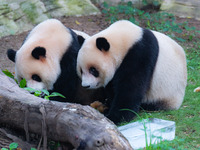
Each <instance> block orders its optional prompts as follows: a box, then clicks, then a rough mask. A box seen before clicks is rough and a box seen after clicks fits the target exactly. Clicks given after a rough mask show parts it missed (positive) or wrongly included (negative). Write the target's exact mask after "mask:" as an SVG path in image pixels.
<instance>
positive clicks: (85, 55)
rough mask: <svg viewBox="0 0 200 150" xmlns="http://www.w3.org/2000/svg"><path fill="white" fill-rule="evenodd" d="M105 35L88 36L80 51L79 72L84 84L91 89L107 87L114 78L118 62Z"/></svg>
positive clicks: (78, 59)
mask: <svg viewBox="0 0 200 150" xmlns="http://www.w3.org/2000/svg"><path fill="white" fill-rule="evenodd" d="M110 46H111V45H110V43H109V42H108V40H107V39H106V38H105V37H93V38H88V39H86V41H85V42H84V44H83V46H82V48H81V49H80V51H79V54H78V58H77V73H78V75H79V77H80V78H81V80H82V86H83V87H85V88H89V89H96V88H99V87H105V86H106V85H107V84H108V82H109V81H110V80H111V79H112V78H113V75H114V73H115V66H116V64H115V63H114V62H115V61H113V59H112V56H111V53H110V49H111V47H110Z"/></svg>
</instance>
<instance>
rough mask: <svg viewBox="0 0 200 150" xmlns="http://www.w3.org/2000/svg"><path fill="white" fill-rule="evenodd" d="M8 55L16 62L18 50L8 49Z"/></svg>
mask: <svg viewBox="0 0 200 150" xmlns="http://www.w3.org/2000/svg"><path fill="white" fill-rule="evenodd" d="M7 56H8V58H9V59H10V60H11V61H13V62H15V56H16V51H14V50H13V49H8V50H7Z"/></svg>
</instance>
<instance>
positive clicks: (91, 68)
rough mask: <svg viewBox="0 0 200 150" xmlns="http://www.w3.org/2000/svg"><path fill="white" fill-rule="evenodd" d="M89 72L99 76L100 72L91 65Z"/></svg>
mask: <svg viewBox="0 0 200 150" xmlns="http://www.w3.org/2000/svg"><path fill="white" fill-rule="evenodd" d="M89 73H90V74H92V75H93V76H94V77H96V78H97V77H99V72H98V71H97V70H96V68H94V67H90V69H89Z"/></svg>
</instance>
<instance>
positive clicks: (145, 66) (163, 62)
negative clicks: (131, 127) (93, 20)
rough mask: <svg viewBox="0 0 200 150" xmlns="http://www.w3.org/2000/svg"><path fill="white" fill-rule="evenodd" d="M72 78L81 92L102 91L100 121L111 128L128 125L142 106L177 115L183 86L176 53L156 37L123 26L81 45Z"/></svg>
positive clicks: (182, 65) (181, 61) (181, 55)
mask: <svg viewBox="0 0 200 150" xmlns="http://www.w3.org/2000/svg"><path fill="white" fill-rule="evenodd" d="M77 73H78V75H79V77H80V78H81V79H82V86H83V87H86V88H88V89H95V88H99V87H105V88H106V92H107V93H108V100H109V101H108V104H109V105H108V107H109V111H108V112H107V114H106V115H107V117H108V118H109V119H111V120H112V121H113V122H114V123H116V124H117V123H119V122H121V121H130V120H131V119H133V117H134V116H135V114H134V113H133V112H132V111H134V112H138V110H139V108H140V107H141V105H142V104H143V105H142V106H143V107H144V108H147V109H149V110H170V109H178V108H179V107H180V106H181V104H182V101H183V98H184V94H185V87H186V84H187V67H186V56H185V52H184V50H183V49H182V47H181V46H180V45H178V44H177V43H176V42H175V41H174V40H172V39H171V38H169V37H168V36H166V35H164V34H162V33H159V32H156V31H151V30H148V29H143V28H141V27H139V26H137V25H135V24H133V23H131V22H129V21H126V20H121V21H117V22H115V23H114V24H112V25H111V26H109V27H108V28H107V29H105V30H103V31H101V32H99V33H97V34H96V35H93V36H91V37H89V38H87V39H86V40H85V42H84V44H83V45H82V48H81V49H80V51H79V54H78V58H77ZM123 109H130V110H131V111H128V110H126V111H125V110H123Z"/></svg>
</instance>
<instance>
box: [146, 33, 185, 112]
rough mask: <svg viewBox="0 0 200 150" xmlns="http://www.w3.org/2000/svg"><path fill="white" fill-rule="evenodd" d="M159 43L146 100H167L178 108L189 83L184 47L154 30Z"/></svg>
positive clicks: (174, 107) (173, 107) (170, 104)
mask: <svg viewBox="0 0 200 150" xmlns="http://www.w3.org/2000/svg"><path fill="white" fill-rule="evenodd" d="M153 33H154V35H155V36H156V38H157V39H158V43H159V48H160V51H159V56H158V60H157V64H156V68H155V71H154V74H153V79H152V82H151V88H150V90H149V91H148V94H147V95H146V99H144V102H146V103H148V102H149V101H148V100H155V101H156V100H158V99H160V100H165V101H166V102H167V104H168V105H169V106H170V108H171V109H178V108H179V107H180V106H181V104H182V101H183V98H184V95H185V87H186V85H187V67H186V57H185V52H184V50H183V48H182V47H181V46H180V45H178V44H177V43H176V42H175V41H174V40H172V39H171V38H169V37H168V36H166V35H164V34H162V33H159V32H156V31H153ZM147 99H148V100H147Z"/></svg>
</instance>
